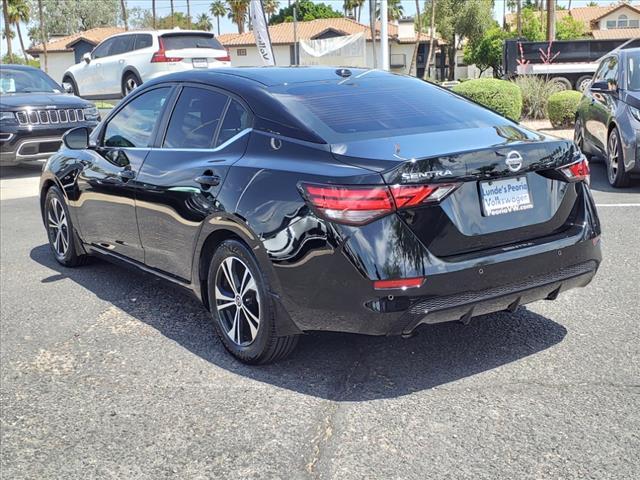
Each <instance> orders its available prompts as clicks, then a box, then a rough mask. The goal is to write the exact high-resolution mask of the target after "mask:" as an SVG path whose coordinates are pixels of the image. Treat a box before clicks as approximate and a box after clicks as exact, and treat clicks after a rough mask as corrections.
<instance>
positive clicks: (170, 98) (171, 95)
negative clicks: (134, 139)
mask: <svg viewBox="0 0 640 480" xmlns="http://www.w3.org/2000/svg"><path fill="white" fill-rule="evenodd" d="M167 87H168V88H169V93H168V95H167V100H166V101H165V102H164V105H163V106H162V108H161V110H160V113H159V114H158V119H159V120H156V122H155V124H154V126H153V130H152V131H151V135H150V136H149V145H147V146H146V147H128V148H140V149H150V148H152V147H153V146H154V145H155V139H156V136H157V133H158V129H159V127H160V125H161V123H162V120H163V119H164V116H165V113H166V110H167V106H168V105H169V104H170V103H171V102H172V101H173V100H174V95H175V91H176V86H175V84H173V83H162V84H159V85H155V86H154V87H152V88H147V89H144V90H143V91H141V92H139V93H138V94H137V95H135V96H133V97H131V98H130V99H129V100H128V101H127V102H125V103H122V104H120V105H118V107H116V108H115V109H114V111H112V112H111V113H110V114H109V116H108V117H107V118H106V119H105V121H104V123H103V124H102V127H101V129H100V133H99V134H98V136H97V145H98V147H99V148H120V147H109V146H106V145H105V144H104V135H105V133H106V131H107V126H108V125H109V123H111V121H112V120H113V118H114V117H115V116H116V115H118V113H120V112H121V111H122V110H123V109H124V108H125V107H126V106H127V105H129V104H130V103H131V102H133V101H134V100H136V99H137V98H138V97H140V96H142V95H144V94H146V93H149V92H152V91H153V90H157V89H159V88H167Z"/></svg>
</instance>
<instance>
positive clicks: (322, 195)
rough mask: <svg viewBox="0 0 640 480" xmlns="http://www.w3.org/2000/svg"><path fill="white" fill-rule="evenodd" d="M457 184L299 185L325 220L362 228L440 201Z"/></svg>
mask: <svg viewBox="0 0 640 480" xmlns="http://www.w3.org/2000/svg"><path fill="white" fill-rule="evenodd" d="M458 186H459V184H435V185H394V186H392V187H387V186H367V187H363V186H357V185H315V184H308V183H301V184H300V187H301V189H302V192H303V195H304V197H305V198H306V199H307V201H308V202H309V203H310V204H311V205H313V206H314V207H315V208H316V210H317V211H318V212H319V213H320V214H321V215H322V216H324V217H325V218H327V219H328V220H332V221H335V222H338V223H345V224H348V225H364V224H365V223H368V222H370V221H372V220H374V219H376V218H378V217H382V216H384V215H388V214H389V213H392V212H394V211H396V210H398V209H402V208H410V207H416V206H420V205H424V204H429V203H434V202H438V201H440V200H442V199H443V198H444V197H446V196H447V195H448V194H449V193H451V192H453V191H454V190H455V189H456V188H457V187H458Z"/></svg>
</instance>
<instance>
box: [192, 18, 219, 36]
mask: <svg viewBox="0 0 640 480" xmlns="http://www.w3.org/2000/svg"><path fill="white" fill-rule="evenodd" d="M196 28H197V29H198V30H206V31H207V32H210V31H211V29H212V28H213V25H211V20H210V19H209V16H208V15H207V14H206V13H201V14H200V16H199V17H198V20H197V21H196ZM218 35H220V34H219V33H218Z"/></svg>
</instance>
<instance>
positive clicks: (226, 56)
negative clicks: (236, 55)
mask: <svg viewBox="0 0 640 480" xmlns="http://www.w3.org/2000/svg"><path fill="white" fill-rule="evenodd" d="M225 50H226V51H227V54H226V55H225V56H224V57H214V58H215V59H216V60H218V61H219V62H230V61H231V55H229V49H228V48H227V49H225Z"/></svg>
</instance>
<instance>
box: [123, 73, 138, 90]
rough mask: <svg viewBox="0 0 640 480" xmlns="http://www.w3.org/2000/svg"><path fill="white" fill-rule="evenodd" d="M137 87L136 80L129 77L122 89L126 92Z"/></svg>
mask: <svg viewBox="0 0 640 480" xmlns="http://www.w3.org/2000/svg"><path fill="white" fill-rule="evenodd" d="M137 87H138V82H137V81H136V79H135V78H133V77H129V78H127V79H126V80H125V82H124V89H125V92H126V93H127V94H129V93H131V92H133V91H134V90H135V89H136V88H137Z"/></svg>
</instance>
